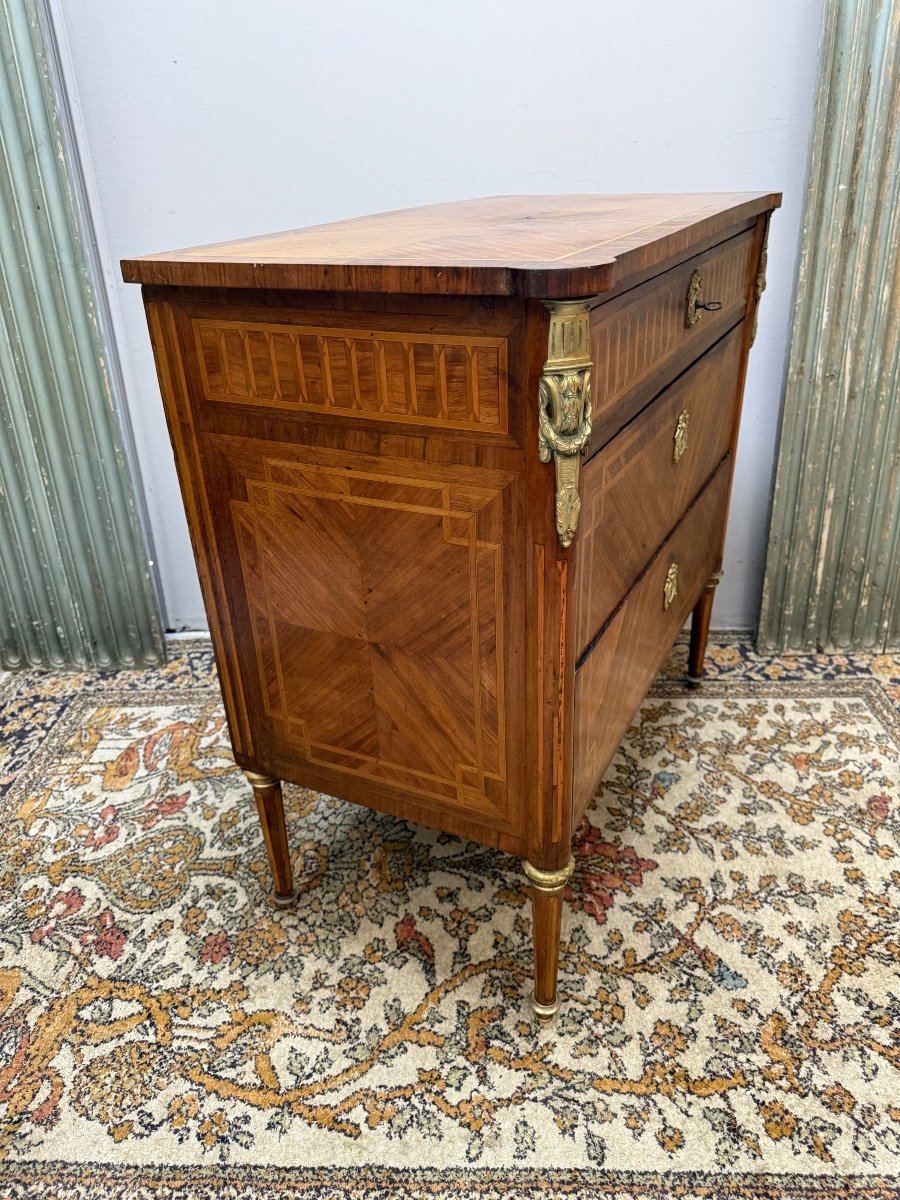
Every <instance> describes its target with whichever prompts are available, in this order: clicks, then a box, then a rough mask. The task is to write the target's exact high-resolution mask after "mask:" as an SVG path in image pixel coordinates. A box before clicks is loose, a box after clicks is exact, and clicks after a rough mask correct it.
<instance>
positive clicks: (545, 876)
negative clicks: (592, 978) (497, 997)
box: [525, 858, 575, 1021]
mask: <svg viewBox="0 0 900 1200" xmlns="http://www.w3.org/2000/svg"><path fill="white" fill-rule="evenodd" d="M574 869H575V859H574V858H570V859H569V861H568V862H567V863H566V865H565V866H564V867H561V868H560V869H559V870H558V871H542V870H541V869H540V868H539V867H535V866H533V865H532V864H531V863H530V862H526V863H525V874H526V875H527V876H528V879H529V881H530V883H531V911H532V922H533V926H534V1015H535V1016H536V1017H537V1019H538V1020H539V1021H549V1020H550V1018H551V1017H552V1016H553V1015H554V1013H555V1012H556V1010H557V1009H558V1008H559V995H558V993H557V990H556V975H557V971H558V968H559V931H560V922H561V919H562V903H563V892H564V891H565V888H566V884H567V883H568V882H569V880H570V879H571V877H572V872H573V871H574Z"/></svg>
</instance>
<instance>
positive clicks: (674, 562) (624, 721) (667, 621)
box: [573, 459, 731, 824]
mask: <svg viewBox="0 0 900 1200" xmlns="http://www.w3.org/2000/svg"><path fill="white" fill-rule="evenodd" d="M730 470H731V460H730V459H728V460H727V461H726V462H725V463H723V464H722V466H721V467H719V470H718V471H717V472H716V474H715V476H714V477H713V479H711V480H710V482H709V484H708V486H707V487H706V488H705V489H704V491H703V492H702V494H701V495H700V496H699V497H698V498H697V500H696V502H695V503H694V505H693V506H692V507H691V508H690V509H689V510H688V512H687V513H686V514H685V516H684V519H683V520H682V521H681V523H680V524H679V525H678V526H677V528H676V529H675V531H674V532H673V533H672V535H671V537H670V538H669V539H668V541H667V542H665V543H664V545H663V546H662V547H661V548H660V551H659V553H658V554H657V556H656V557H655V558H654V559H653V561H652V562H651V563H650V565H649V567H648V568H647V570H646V571H645V573H644V574H643V575H642V576H641V578H640V579H639V581H638V582H637V584H636V585H635V587H634V588H633V590H632V591H631V592H630V594H629V595H628V597H627V598H626V599H625V601H624V603H623V604H622V605H621V607H620V608H619V610H618V611H617V612H616V614H615V616H614V617H613V619H612V620H611V621H610V623H609V625H608V626H607V627H606V629H605V630H604V632H603V635H602V637H600V639H599V640H598V642H597V644H596V645H595V646H594V648H593V649H592V651H591V653H590V654H589V656H588V657H587V659H586V660H585V661H584V663H583V664H582V665H581V667H580V668H579V670H578V671H577V672H576V675H575V774H574V784H573V802H574V805H575V814H574V815H575V821H576V824H577V821H578V819H579V817H580V815H581V813H582V812H583V811H584V809H585V808H586V806H587V804H588V803H589V801H590V799H591V797H592V796H593V794H594V789H595V788H596V786H597V784H598V782H599V781H600V779H601V778H602V776H603V773H604V771H605V770H606V768H607V767H608V766H609V763H610V761H611V759H612V757H613V755H614V754H615V751H616V747H617V746H618V744H619V742H620V741H621V739H622V735H623V734H624V733H625V731H626V729H627V728H628V726H629V725H630V723H631V720H632V718H633V717H634V714H635V713H636V712H637V710H638V708H639V707H640V704H641V701H642V700H643V698H644V696H645V694H646V692H647V688H648V687H649V686H650V684H651V683H652V681H653V678H654V676H655V675H656V672H657V671H658V670H659V668H660V666H661V665H662V663H663V662H664V661H665V659H666V655H667V654H668V652H669V650H670V648H671V646H672V643H673V642H674V641H675V639H676V637H677V636H678V634H679V632H680V630H681V628H682V627H683V625H684V623H685V620H686V619H687V616H688V614H689V613H690V611H691V609H692V608H693V607H694V605H695V604H696V602H697V600H698V599H699V597H700V593H701V592H702V591H703V588H704V587H705V585H706V583H707V581H708V579H709V577H710V575H711V574H712V572H713V570H714V569H715V565H716V560H717V558H718V555H719V548H720V541H721V536H722V526H723V523H724V520H725V509H726V505H727V499H728V482H729V477H730ZM673 567H677V580H676V588H677V590H676V592H675V595H674V596H673V597H672V598H671V600H670V602H669V603H668V605H667V604H666V599H665V588H666V580H667V577H668V576H669V572H670V570H671V569H672V568H673Z"/></svg>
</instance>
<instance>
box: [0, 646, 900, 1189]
mask: <svg viewBox="0 0 900 1200" xmlns="http://www.w3.org/2000/svg"><path fill="white" fill-rule="evenodd" d="M174 653H175V654H176V656H175V657H173V658H172V660H171V661H170V663H169V664H168V665H167V666H166V667H165V668H163V669H160V670H156V671H145V672H131V673H122V674H116V675H112V674H108V675H103V674H91V675H51V674H39V673H35V674H30V675H28V674H26V675H17V676H10V677H7V678H6V680H5V681H3V682H2V683H0V729H2V742H0V797H2V805H3V821H2V826H0V885H2V886H0V905H2V915H0V1160H2V1161H0V1195H2V1196H4V1197H6V1196H10V1197H19V1196H23V1197H24V1196H32V1195H34V1196H38V1195H40V1196H42V1197H58V1198H59V1200H68V1198H70V1197H82V1196H83V1197H87V1196H116V1197H119V1196H121V1197H125V1196H129V1197H131V1196H135V1197H137V1196H140V1197H147V1198H152V1200H161V1198H162V1197H166V1200H186V1198H187V1197H195V1196H196V1197H203V1198H206V1197H209V1198H210V1200H212V1198H213V1197H216V1198H219V1197H235V1198H237V1197H241V1198H244V1197H247V1198H249V1197H251V1196H252V1197H255V1198H257V1197H258V1198H260V1200H267V1198H268V1197H270V1196H271V1197H275V1196H277V1197H280V1198H284V1197H288V1196H292V1197H293V1196H297V1197H300V1196H304V1197H316V1198H319V1197H330V1196H347V1195H352V1196H359V1197H360V1198H363V1197H365V1198H367V1200H368V1198H369V1197H371V1198H372V1200H374V1198H375V1197H388V1196H398V1197H399V1196H404V1197H419V1196H422V1197H425V1196H428V1197H432V1198H436V1197H440V1196H443V1195H447V1196H449V1195H454V1196H478V1197H485V1198H487V1197H492V1198H493V1197H513V1196H522V1197H531V1196H541V1197H553V1196H557V1195H558V1196H581V1195H584V1196H588V1195H590V1196H609V1197H613V1196H615V1197H634V1198H638V1200H643V1198H644V1197H669V1196H673V1197H674V1196H679V1197H682V1198H685V1200H692V1198H693V1197H710V1198H711V1197H718V1196H741V1197H757V1196H758V1197H782V1196H791V1197H793V1196H803V1197H837V1196H853V1197H855V1196H866V1197H883V1196H898V1195H900V765H898V763H900V715H898V712H900V657H893V656H879V657H875V656H862V655H861V656H854V657H830V658H829V657H824V656H811V657H806V658H780V659H764V658H759V657H757V656H756V655H754V654H753V653H752V651H751V650H750V648H749V647H748V646H747V645H745V644H742V643H740V642H737V641H729V640H728V639H727V638H724V637H718V638H714V641H713V645H712V646H711V650H710V656H711V658H710V673H709V678H708V682H707V683H706V684H705V686H704V688H703V689H702V690H701V691H698V692H690V691H686V690H685V689H684V687H683V685H682V684H681V683H680V682H679V679H678V676H679V674H680V672H681V671H682V670H683V666H684V661H683V660H684V648H683V647H678V648H677V649H676V651H675V653H674V655H673V658H672V660H671V661H670V663H669V665H668V667H667V671H666V672H665V673H664V676H663V677H661V678H660V680H659V681H657V683H656V685H655V687H654V689H653V691H652V693H651V695H650V696H649V697H648V699H647V700H646V702H645V703H644V705H643V707H642V709H641V711H640V713H639V716H638V718H637V719H636V721H635V724H634V725H633V726H632V728H631V730H630V732H629V733H628V735H627V737H626V738H625V740H624V742H623V744H622V747H621V749H620V751H619V753H618V755H617V757H616V759H615V761H614V763H613V764H612V766H611V767H610V770H609V771H608V773H607V776H606V779H605V781H604V783H603V785H602V787H601V788H600V790H599V792H598V795H597V798H596V800H595V802H594V806H593V808H592V809H591V810H590V812H589V813H588V817H587V819H586V820H585V822H584V823H583V825H582V827H581V829H580V830H579V832H578V836H577V839H576V846H575V855H576V862H577V869H576V874H575V876H574V877H573V880H572V884H571V886H570V888H569V891H568V895H567V899H568V904H567V905H566V913H565V915H564V924H563V942H564V947H563V957H562V967H561V977H560V987H561V993H562V997H563V1006H562V1010H561V1012H560V1015H559V1017H558V1018H557V1019H556V1021H555V1022H554V1023H553V1024H551V1025H550V1026H549V1027H547V1028H536V1027H535V1026H534V1024H533V1023H532V1020H531V1018H530V1015H529V1007H528V999H527V998H528V994H529V983H530V971H531V948H530V919H529V909H528V895H527V890H526V886H525V882H524V878H523V875H522V872H521V864H520V863H519V862H518V861H516V860H514V859H511V858H509V857H508V856H505V855H503V854H500V853H498V852H496V851H490V850H486V849H483V848H481V847H479V846H476V845H474V844H472V843H468V842H463V841H460V840H459V839H456V838H452V837H449V836H446V835H442V834H438V833H433V832H430V831H428V830H425V829H423V828H421V827H417V826H414V825H411V824H406V823H404V822H402V821H398V820H394V819H393V818H390V817H386V816H382V815H379V814H376V813H372V812H368V811H367V810H364V809H360V808H357V807H355V806H353V805H349V804H343V803H340V802H338V801H335V800H332V799H329V798H327V797H324V796H321V795H318V794H315V793H311V792H307V791H303V790H301V789H299V788H288V789H286V802H287V808H288V822H289V833H290V836H291V839H292V846H293V850H294V865H295V871H296V874H297V878H298V880H299V885H300V889H299V890H300V894H299V897H298V901H297V905H296V908H295V909H293V910H290V911H288V912H283V911H279V910H276V909H275V908H274V907H273V906H272V904H271V901H270V884H269V877H268V870H267V866H266V862H265V853H264V849H263V842H262V836H261V834H260V831H259V827H258V824H257V820H256V815H255V810H254V807H253V804H252V802H251V799H250V795H249V789H248V788H247V787H246V784H245V783H244V781H243V778H242V776H241V775H240V773H239V772H238V771H237V770H236V768H235V766H234V763H233V761H232V759H231V756H230V752H229V745H228V738H227V733H226V730H225V727H224V720H223V715H222V709H221V705H220V700H219V693H218V688H217V683H216V678H215V672H214V669H213V666H212V661H211V655H210V652H209V650H208V648H207V647H206V646H205V645H204V644H202V643H187V644H181V645H180V646H178V647H175V648H174Z"/></svg>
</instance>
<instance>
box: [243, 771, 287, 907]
mask: <svg viewBox="0 0 900 1200" xmlns="http://www.w3.org/2000/svg"><path fill="white" fill-rule="evenodd" d="M244 775H245V776H246V777H247V782H248V783H249V784H250V786H251V787H252V788H253V795H254V797H255V798H256V809H257V812H258V813H259V822H260V824H261V825H262V831H263V838H264V839H265V843H266V852H267V854H268V856H269V867H270V868H271V871H272V879H273V880H274V882H275V897H274V899H275V904H276V905H277V906H278V908H289V907H290V906H291V905H292V904H293V903H294V900H295V899H296V897H297V893H296V891H295V890H294V880H293V876H292V873H291V854H290V850H289V849H288V840H287V826H286V825H285V822H284V802H283V800H282V798H281V783H280V782H279V780H277V779H273V778H272V776H271V775H260V774H259V773H258V772H257V771H244Z"/></svg>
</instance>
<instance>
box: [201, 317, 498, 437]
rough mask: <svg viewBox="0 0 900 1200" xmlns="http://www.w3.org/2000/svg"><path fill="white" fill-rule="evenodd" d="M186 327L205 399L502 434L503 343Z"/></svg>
mask: <svg viewBox="0 0 900 1200" xmlns="http://www.w3.org/2000/svg"><path fill="white" fill-rule="evenodd" d="M193 324H194V334H195V337H196V341H197V349H198V361H199V364H200V369H201V373H202V379H203V390H204V395H205V396H206V397H207V398H209V399H212V400H225V401H242V402H243V403H245V404H246V403H248V402H250V403H252V404H256V405H263V406H266V407H274V408H280V409H290V410H293V411H298V410H299V411H311V412H345V413H348V414H352V415H353V416H356V417H370V418H374V419H377V420H379V421H400V422H403V423H414V424H425V425H428V424H436V425H441V426H444V427H446V428H451V429H476V430H487V431H491V432H499V433H505V432H506V429H507V407H508V406H507V341H506V338H505V337H486V336H476V335H474V334H466V335H464V336H458V335H454V334H443V333H442V334H430V333H409V332H401V333H397V332H389V331H386V330H372V329H360V328H358V327H357V328H355V329H338V328H335V327H334V326H321V327H319V326H315V325H289V324H271V323H269V324H267V323H264V322H257V321H252V322H247V321H226V320H217V319H208V318H207V319H198V320H195V321H194V322H193Z"/></svg>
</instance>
